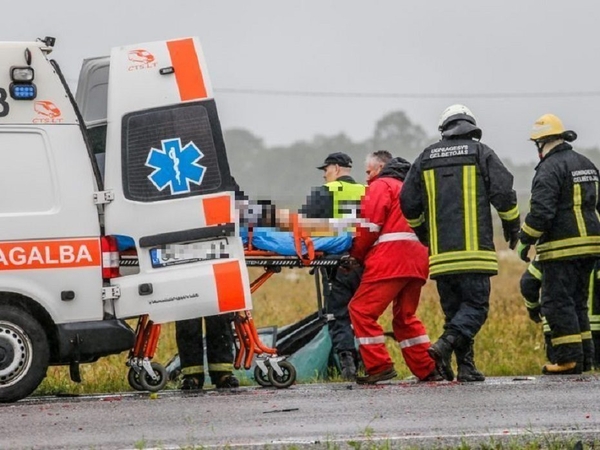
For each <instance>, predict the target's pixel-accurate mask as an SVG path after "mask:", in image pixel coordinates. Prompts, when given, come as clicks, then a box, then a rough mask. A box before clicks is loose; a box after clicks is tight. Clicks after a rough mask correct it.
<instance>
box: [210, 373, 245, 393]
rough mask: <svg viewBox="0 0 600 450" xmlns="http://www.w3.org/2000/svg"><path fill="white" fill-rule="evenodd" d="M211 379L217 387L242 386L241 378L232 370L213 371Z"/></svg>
mask: <svg viewBox="0 0 600 450" xmlns="http://www.w3.org/2000/svg"><path fill="white" fill-rule="evenodd" d="M210 380H211V381H212V382H213V383H214V384H215V387H216V388H217V389H232V388H237V387H240V380H238V379H237V377H236V376H235V375H234V374H233V373H231V372H211V373H210Z"/></svg>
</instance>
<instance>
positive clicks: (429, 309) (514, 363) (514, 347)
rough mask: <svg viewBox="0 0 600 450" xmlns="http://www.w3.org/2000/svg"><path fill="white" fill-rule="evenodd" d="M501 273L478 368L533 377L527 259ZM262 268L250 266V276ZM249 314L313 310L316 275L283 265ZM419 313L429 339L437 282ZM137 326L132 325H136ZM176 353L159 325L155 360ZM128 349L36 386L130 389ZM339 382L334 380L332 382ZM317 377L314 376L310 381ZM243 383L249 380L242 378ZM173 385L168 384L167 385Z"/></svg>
mask: <svg viewBox="0 0 600 450" xmlns="http://www.w3.org/2000/svg"><path fill="white" fill-rule="evenodd" d="M499 262H500V273H499V275H497V276H495V277H493V278H492V293H491V300H490V313H489V317H488V320H487V322H486V324H485V325H484V327H483V328H482V330H481V331H480V333H479V334H478V336H477V339H476V342H475V357H476V362H477V365H478V367H479V368H480V369H481V370H482V371H483V372H484V373H485V374H486V375H487V376H518V375H537V374H539V373H540V368H541V366H542V365H543V363H544V362H545V358H544V348H543V335H542V330H541V326H538V325H537V324H535V323H533V322H531V321H530V320H529V318H528V315H527V313H526V310H525V306H524V304H523V299H522V297H521V295H520V292H519V280H520V277H521V274H522V273H523V271H524V270H525V267H526V265H525V263H523V262H521V261H520V260H518V258H517V257H516V255H515V253H514V252H509V251H500V252H499ZM261 271H262V269H252V270H250V275H251V279H253V278H255V277H256V276H258V275H259V274H260V273H261ZM253 303H254V308H253V311H252V315H253V318H254V321H255V323H256V326H257V327H262V326H269V325H277V326H283V325H287V324H290V323H293V322H294V321H296V320H298V319H300V318H302V317H304V316H306V315H308V314H310V313H312V312H314V311H315V310H316V305H317V302H316V294H315V284H314V277H312V276H310V275H309V273H308V270H306V269H297V268H295V269H283V271H282V272H281V273H280V274H277V275H275V276H273V277H272V278H271V279H270V280H269V281H267V283H266V284H265V285H264V286H262V287H261V288H260V289H259V290H257V291H256V292H255V293H254V295H253ZM418 316H419V317H420V318H421V320H422V321H423V323H424V324H425V326H426V328H427V331H428V333H429V336H430V338H431V340H432V341H435V340H436V339H437V337H438V336H439V335H440V334H441V333H442V330H443V328H442V326H443V316H442V311H441V308H440V305H439V297H438V295H437V290H436V288H435V282H433V281H428V282H427V284H426V285H425V286H424V288H423V291H422V294H421V303H420V306H419V310H418ZM380 323H381V325H382V326H383V328H384V329H385V330H391V312H390V310H388V311H386V312H385V314H384V315H383V316H382V318H381V320H380ZM134 325H135V324H132V326H134ZM387 347H388V350H389V352H390V355H391V357H392V359H393V360H394V363H395V365H396V370H397V372H398V374H399V377H400V378H406V377H409V376H410V375H411V374H410V372H409V370H408V368H407V367H406V364H405V363H404V360H403V358H402V355H401V352H400V349H399V347H398V346H397V345H396V343H395V342H394V341H393V340H392V339H388V340H387ZM175 353H177V346H176V343H175V328H174V325H173V324H165V325H163V327H162V332H161V336H160V341H159V346H158V350H157V352H156V355H155V357H154V360H155V361H158V362H161V363H163V364H166V363H167V362H168V360H169V359H170V358H171V357H172V356H173V355H174V354H175ZM126 358H127V353H122V354H120V355H114V356H110V357H107V358H102V359H100V360H99V361H98V362H96V363H93V364H84V365H82V366H81V373H82V378H83V383H81V384H77V383H73V382H71V381H70V379H69V371H68V367H51V368H50V369H49V370H48V377H47V378H46V379H45V380H44V382H43V383H42V385H41V386H40V387H39V388H38V390H37V393H38V394H44V395H47V394H58V393H62V394H82V393H99V392H119V391H128V390H131V388H130V386H129V384H128V382H127V371H128V368H127V367H126V366H125V361H126ZM336 380H339V378H335V376H334V378H333V380H332V381H336ZM312 381H318V380H316V379H315V380H312ZM244 384H251V381H250V380H245V381H244ZM171 387H172V386H171Z"/></svg>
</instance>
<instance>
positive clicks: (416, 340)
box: [348, 278, 435, 379]
mask: <svg viewBox="0 0 600 450" xmlns="http://www.w3.org/2000/svg"><path fill="white" fill-rule="evenodd" d="M424 283H425V282H424V281H423V280H421V279H419V278H392V279H388V280H379V281H373V282H368V283H361V284H360V286H359V288H358V290H357V291H356V294H355V295H354V297H353V298H352V300H351V301H350V305H349V307H348V308H349V311H350V319H351V320H352V326H353V327H354V333H355V334H356V338H357V340H358V343H359V347H358V348H359V351H360V356H361V358H362V360H363V363H364V365H365V370H366V372H367V374H369V375H372V374H376V373H379V372H381V371H384V370H387V369H389V368H391V367H392V366H393V365H394V364H393V362H392V359H391V358H390V354H389V353H388V351H387V348H386V346H385V337H384V335H383V329H382V328H381V326H380V325H379V323H377V320H378V319H379V317H380V316H381V315H382V314H383V312H384V311H385V310H386V308H387V307H388V306H389V304H390V303H392V304H393V305H392V313H393V319H392V328H393V330H394V338H395V339H396V341H397V342H398V345H399V346H400V350H401V352H402V356H403V357H404V360H405V361H406V365H407V366H408V368H409V369H410V371H411V372H412V373H413V374H414V375H415V376H416V377H417V378H419V379H424V378H426V377H427V376H428V375H429V374H431V372H432V371H433V369H434V368H435V362H434V361H433V359H431V357H430V356H429V354H428V353H427V349H428V348H429V346H430V345H431V344H430V341H429V337H428V336H427V331H426V330H425V326H424V325H423V324H422V323H421V321H420V320H419V319H418V318H417V316H416V315H415V313H416V311H417V307H418V306H419V297H420V295H421V287H422V286H423V284H424Z"/></svg>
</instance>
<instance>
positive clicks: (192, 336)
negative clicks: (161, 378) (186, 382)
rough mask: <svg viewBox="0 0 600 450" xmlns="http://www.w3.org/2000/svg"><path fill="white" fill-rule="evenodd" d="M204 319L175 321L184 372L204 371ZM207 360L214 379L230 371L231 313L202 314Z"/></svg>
mask: <svg viewBox="0 0 600 450" xmlns="http://www.w3.org/2000/svg"><path fill="white" fill-rule="evenodd" d="M202 320H203V318H202V317H200V318H197V319H189V320H181V321H178V322H175V338H176V340H177V349H178V352H179V360H180V362H181V369H182V373H183V375H191V374H204V373H205V370H204V343H203V338H202V336H203V333H202V328H203V327H202ZM204 322H205V323H206V359H207V361H208V370H209V375H210V377H211V379H212V380H213V381H215V382H216V381H218V380H219V378H220V377H221V376H222V375H223V374H226V373H231V372H232V371H233V332H232V331H231V314H222V315H217V316H208V317H204Z"/></svg>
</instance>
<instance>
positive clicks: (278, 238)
mask: <svg viewBox="0 0 600 450" xmlns="http://www.w3.org/2000/svg"><path fill="white" fill-rule="evenodd" d="M240 236H241V237H242V241H243V242H244V244H247V243H248V230H247V229H245V228H242V229H240ZM310 239H311V240H312V242H313V244H314V247H315V250H316V251H318V252H324V253H328V254H330V255H339V254H342V253H344V252H346V251H348V249H350V246H351V245H352V234H350V233H341V234H338V235H337V236H331V237H311V238H310ZM252 246H253V247H254V248H257V249H259V250H266V251H270V252H274V253H277V254H278V255H282V256H295V255H296V247H295V246H294V235H293V233H292V232H290V231H279V230H277V229H276V228H266V227H265V228H262V227H259V228H254V229H253V230H252ZM302 253H304V254H306V253H308V250H307V249H306V246H305V245H304V243H303V244H302Z"/></svg>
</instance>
